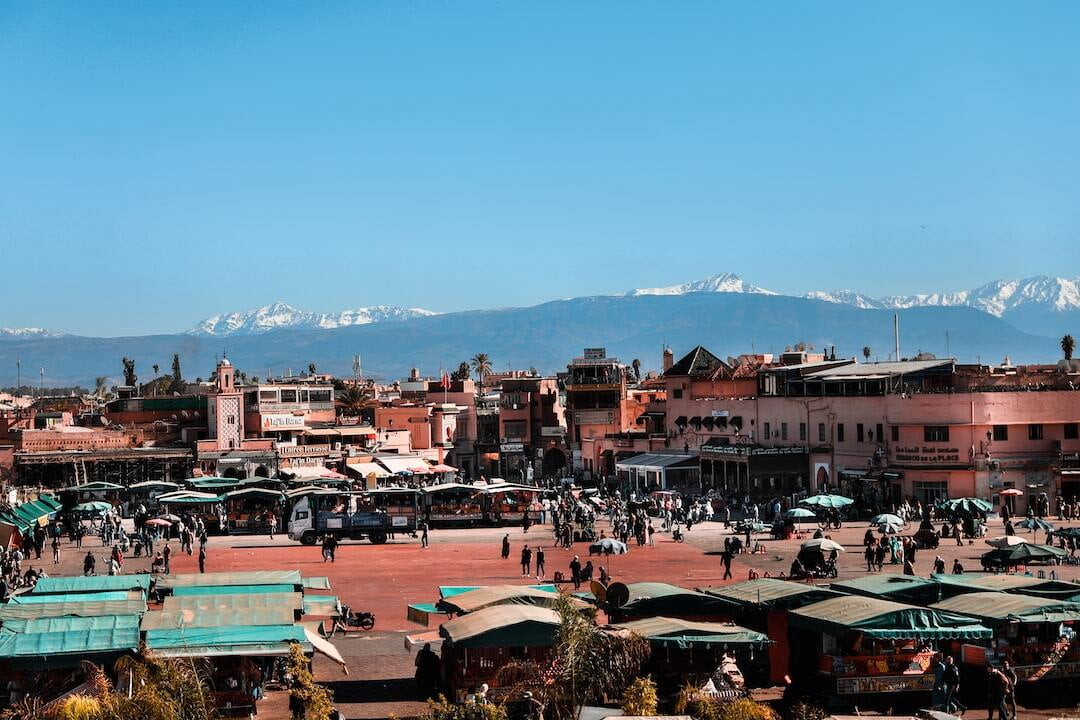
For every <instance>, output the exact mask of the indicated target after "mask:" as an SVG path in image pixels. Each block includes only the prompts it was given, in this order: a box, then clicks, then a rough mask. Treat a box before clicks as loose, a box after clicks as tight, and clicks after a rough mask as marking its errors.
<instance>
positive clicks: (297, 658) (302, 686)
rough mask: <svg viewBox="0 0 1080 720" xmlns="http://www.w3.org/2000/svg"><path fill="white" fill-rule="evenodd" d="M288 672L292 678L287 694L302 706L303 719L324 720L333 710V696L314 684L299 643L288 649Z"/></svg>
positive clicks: (313, 677) (328, 691)
mask: <svg viewBox="0 0 1080 720" xmlns="http://www.w3.org/2000/svg"><path fill="white" fill-rule="evenodd" d="M289 672H290V674H292V677H293V685H292V687H291V688H289V694H290V695H291V696H292V697H293V698H295V699H296V700H299V701H300V704H301V705H303V707H304V717H305V718H306V719H307V720H326V718H328V717H329V716H330V711H331V710H333V709H334V706H333V702H334V694H333V693H332V692H330V690H328V689H327V688H325V687H323V686H322V685H320V684H318V683H317V682H315V676H313V675H312V674H311V670H310V669H309V667H308V659H307V656H306V655H304V651H303V649H301V647H300V644H299V643H293V644H292V647H291V648H289Z"/></svg>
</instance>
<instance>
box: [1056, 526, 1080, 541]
mask: <svg viewBox="0 0 1080 720" xmlns="http://www.w3.org/2000/svg"><path fill="white" fill-rule="evenodd" d="M1054 534H1055V535H1057V536H1058V537H1074V538H1080V527H1067V528H1061V529H1060V530H1055V531H1054Z"/></svg>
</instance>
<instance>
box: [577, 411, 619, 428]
mask: <svg viewBox="0 0 1080 720" xmlns="http://www.w3.org/2000/svg"><path fill="white" fill-rule="evenodd" d="M614 421H615V415H614V413H612V412H611V411H609V410H580V411H578V412H576V413H574V424H576V425H606V424H609V423H612V422H614Z"/></svg>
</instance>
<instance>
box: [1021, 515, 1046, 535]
mask: <svg viewBox="0 0 1080 720" xmlns="http://www.w3.org/2000/svg"><path fill="white" fill-rule="evenodd" d="M1016 524H1017V525H1018V526H1019V527H1022V528H1027V529H1028V530H1031V531H1032V532H1034V531H1036V530H1042V531H1044V532H1050V531H1051V530H1053V529H1054V526H1053V525H1051V524H1050V523H1048V522H1046V521H1045V520H1043V519H1042V518H1037V517H1029V518H1024V519H1023V520H1021V521H1020V522H1018V523H1016Z"/></svg>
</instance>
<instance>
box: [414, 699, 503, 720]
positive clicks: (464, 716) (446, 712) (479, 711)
mask: <svg viewBox="0 0 1080 720" xmlns="http://www.w3.org/2000/svg"><path fill="white" fill-rule="evenodd" d="M420 718H421V720H506V708H505V706H503V705H497V704H495V703H491V702H488V703H483V704H481V703H466V704H464V705H455V704H454V703H452V702H450V701H449V700H447V699H446V697H445V696H443V695H439V699H438V700H428V709H427V712H425V713H424V714H423V715H421V716H420Z"/></svg>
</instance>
